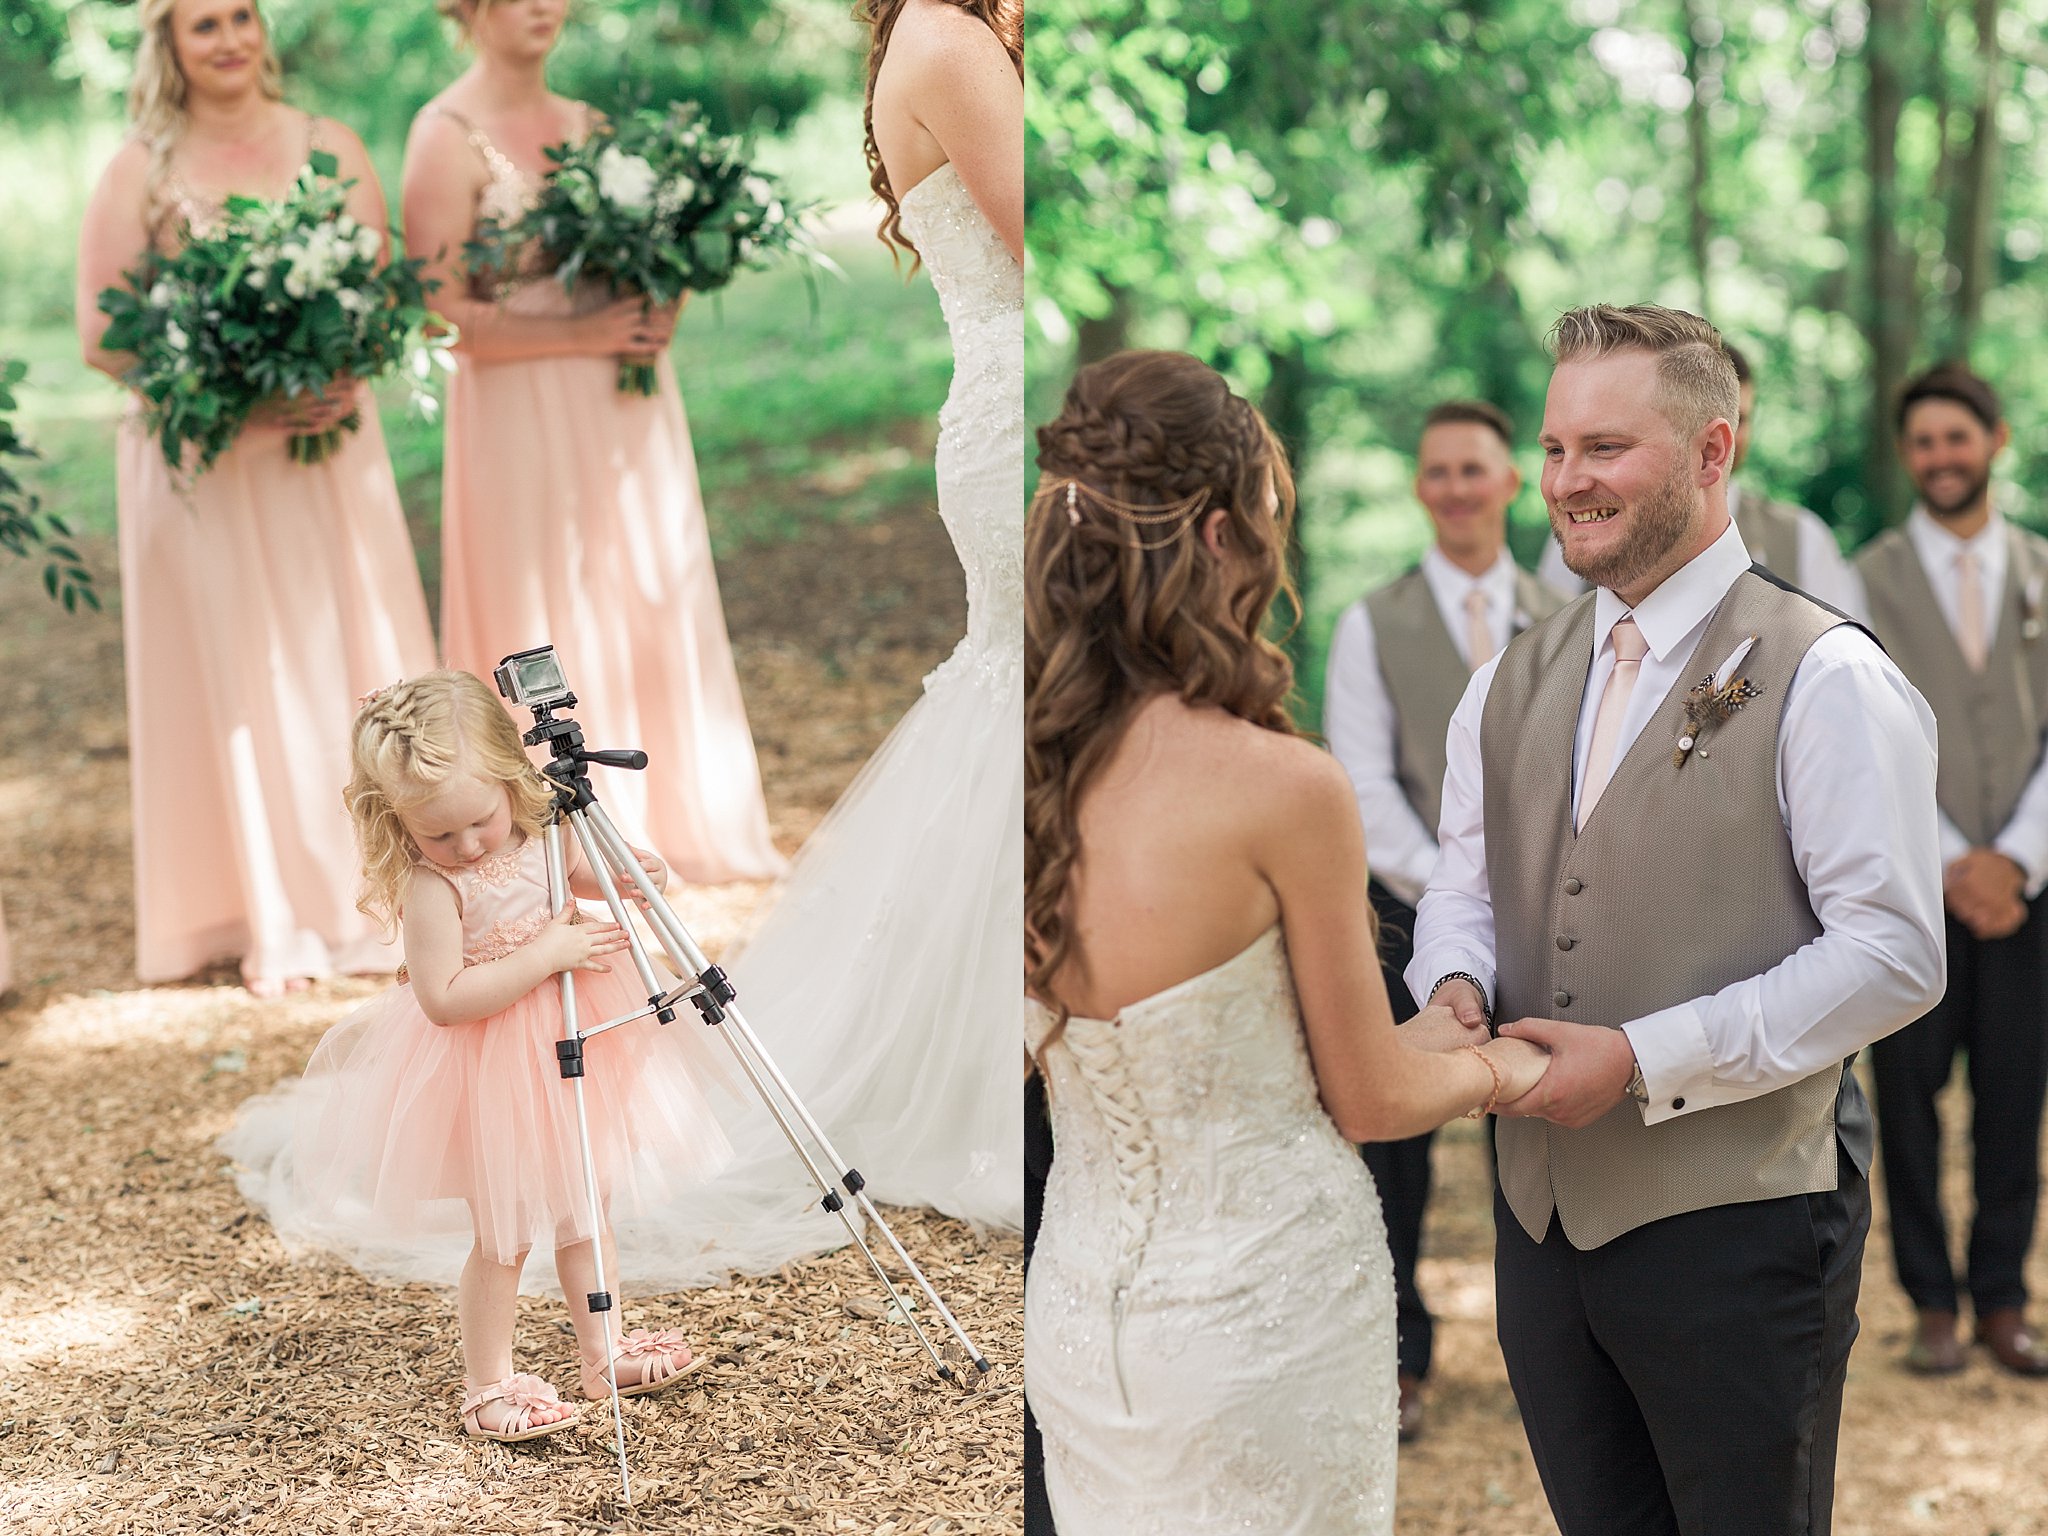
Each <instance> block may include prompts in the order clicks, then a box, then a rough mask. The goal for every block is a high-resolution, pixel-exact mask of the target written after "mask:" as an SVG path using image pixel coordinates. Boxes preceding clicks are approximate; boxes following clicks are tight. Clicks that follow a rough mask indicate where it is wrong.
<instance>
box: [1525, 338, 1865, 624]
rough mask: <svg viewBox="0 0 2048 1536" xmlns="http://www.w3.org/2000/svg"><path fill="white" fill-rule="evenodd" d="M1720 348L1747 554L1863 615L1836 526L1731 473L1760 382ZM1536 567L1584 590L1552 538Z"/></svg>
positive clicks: (1733, 487) (1733, 498) (1566, 588)
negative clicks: (1732, 392)
mask: <svg viewBox="0 0 2048 1536" xmlns="http://www.w3.org/2000/svg"><path fill="white" fill-rule="evenodd" d="M1722 347H1723V349H1724V350H1725V351H1726V352H1727V353H1728V361H1729V362H1730V363H1732V364H1734V366H1735V382H1736V390H1737V394H1736V399H1737V402H1738V406H1739V409H1740V411H1741V414H1740V416H1739V417H1738V418H1737V419H1736V422H1735V455H1734V458H1733V459H1731V460H1730V462H1729V465H1728V473H1729V475H1730V477H1731V478H1730V480H1729V482H1728V515H1729V517H1730V518H1732V519H1733V520H1734V522H1735V527H1736V530H1737V531H1738V532H1739V533H1741V535H1742V542H1743V545H1744V546H1745V547H1746V548H1747V549H1748V550H1749V557H1750V558H1751V559H1752V560H1754V561H1755V562H1756V563H1757V564H1758V565H1760V566H1762V567H1763V568H1764V569H1765V570H1767V571H1769V572H1770V573H1771V574H1772V575H1774V576H1782V577H1783V578H1784V579H1785V580H1787V581H1789V582H1791V583H1792V585H1793V586H1795V587H1798V588H1799V589H1800V590H1801V591H1803V592H1809V593H1811V594H1812V595H1813V596H1815V597H1817V598H1819V599H1820V600H1821V601H1822V602H1824V603H1826V604H1828V605H1829V606H1830V607H1834V608H1839V609H1841V610H1842V612H1844V613H1846V614H1848V615H1849V616H1850V617H1851V618H1858V619H1860V618H1862V617H1863V588H1862V587H1861V585H1859V584H1858V582H1857V580H1856V573H1855V571H1854V570H1852V569H1851V568H1850V565H1849V562H1848V560H1847V559H1845V558H1844V557H1843V554H1842V546H1841V545H1840V544H1839V543H1837V542H1836V540H1835V535H1834V530H1832V529H1831V528H1829V527H1828V525H1827V524H1826V523H1824V522H1822V521H1821V519H1820V517H1819V515H1818V514H1817V513H1813V512H1809V511H1807V510H1806V508H1804V507H1795V506H1793V505H1791V504H1790V503H1789V502H1783V501H1773V500H1771V499H1770V498H1769V497H1768V496H1766V495H1764V494H1763V492H1762V491H1760V490H1758V489H1756V487H1754V486H1750V485H1744V484H1743V483H1742V482H1740V481H1739V480H1736V479H1734V478H1732V477H1733V476H1736V475H1739V474H1741V473H1742V466H1743V464H1744V463H1745V462H1747V460H1748V458H1749V438H1750V432H1751V430H1752V428H1753V426H1754V424H1755V417H1756V383H1755V381H1754V380H1753V379H1752V378H1751V377H1750V372H1749V359H1748V358H1746V357H1744V356H1743V355H1742V353H1741V352H1740V351H1739V350H1737V349H1736V348H1735V347H1733V346H1730V345H1728V343H1726V342H1725V341H1724V342H1723V343H1722ZM1536 569H1537V573H1538V574H1539V575H1541V576H1542V578H1543V579H1544V580H1545V581H1546V582H1548V583H1549V584H1550V585H1551V586H1553V587H1555V588H1556V589H1557V590H1558V591H1560V592H1566V593H1574V594H1576V593H1579V592H1583V591H1585V590H1586V582H1585V581H1584V580H1583V579H1582V578H1581V577H1578V576H1575V575H1574V574H1572V571H1571V569H1570V568H1569V567H1568V566H1567V565H1566V564H1565V563H1564V550H1563V547H1562V546H1560V545H1558V544H1555V543H1553V544H1552V545H1551V546H1550V547H1549V548H1548V549H1546V550H1545V551H1544V552H1543V559H1542V562H1541V563H1540V564H1539V565H1538V566H1537V568H1536Z"/></svg>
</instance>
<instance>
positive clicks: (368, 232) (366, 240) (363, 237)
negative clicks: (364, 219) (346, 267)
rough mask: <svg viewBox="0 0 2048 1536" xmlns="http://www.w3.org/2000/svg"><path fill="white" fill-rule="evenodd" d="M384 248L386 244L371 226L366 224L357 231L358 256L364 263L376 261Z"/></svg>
mask: <svg viewBox="0 0 2048 1536" xmlns="http://www.w3.org/2000/svg"><path fill="white" fill-rule="evenodd" d="M383 248H384V242H383V241H382V240H381V239H379V238H378V235H377V231H376V230H374V229H372V228H370V226H369V225H367V224H365V225H363V226H362V227H361V228H360V229H358V230H357V231H356V255H357V256H359V257H361V258H362V259H363V260H364V261H375V260H376V259H377V256H378V253H379V252H380V251H382V250H383Z"/></svg>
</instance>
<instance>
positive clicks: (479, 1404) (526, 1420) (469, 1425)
mask: <svg viewBox="0 0 2048 1536" xmlns="http://www.w3.org/2000/svg"><path fill="white" fill-rule="evenodd" d="M486 1403H503V1404H504V1405H505V1406H506V1407H507V1408H509V1409H511V1410H512V1412H511V1415H510V1417H508V1418H507V1419H506V1420H505V1426H504V1428H502V1429H485V1428H484V1427H483V1423H482V1421H481V1420H480V1419H479V1418H478V1417H477V1414H478V1412H479V1411H480V1410H481V1409H482V1408H483V1407H484V1405H485V1404H486ZM536 1408H569V1410H570V1411H569V1413H568V1414H567V1415H566V1416H565V1417H563V1418H559V1419H553V1420H550V1421H549V1422H547V1423H545V1424H536V1423H535V1422H534V1421H533V1413H534V1410H535V1409H536ZM575 1422H576V1410H575V1409H574V1408H572V1407H570V1405H569V1404H568V1403H565V1402H563V1401H562V1396H561V1394H560V1393H559V1392H557V1391H556V1390H555V1389H554V1388H553V1387H551V1386H549V1385H548V1384H547V1383H546V1382H545V1381H542V1380H541V1379H540V1378H539V1377H538V1376H528V1375H526V1374H524V1373H520V1374H518V1375H513V1376H507V1377H506V1378H505V1379H504V1380H503V1381H494V1382H492V1383H491V1384H490V1385H489V1386H488V1387H479V1388H477V1390H476V1391H474V1392H472V1393H470V1394H469V1396H468V1397H467V1398H465V1399H464V1400H463V1403H462V1428H463V1432H464V1433H465V1434H468V1435H469V1436H471V1437H472V1438H473V1439H477V1440H501V1441H504V1442H505V1443H507V1444H511V1443H513V1442H516V1441H520V1440H538V1439H539V1438H540V1437H541V1436H542V1435H552V1434H553V1433H554V1432H555V1431H556V1430H558V1429H568V1428H570V1427H571V1426H572V1425H574V1424H575Z"/></svg>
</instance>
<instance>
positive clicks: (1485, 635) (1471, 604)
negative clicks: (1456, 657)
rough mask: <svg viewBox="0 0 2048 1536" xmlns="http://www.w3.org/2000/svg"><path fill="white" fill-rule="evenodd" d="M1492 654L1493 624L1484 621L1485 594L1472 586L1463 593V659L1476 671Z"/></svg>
mask: <svg viewBox="0 0 2048 1536" xmlns="http://www.w3.org/2000/svg"><path fill="white" fill-rule="evenodd" d="M1492 656H1493V626H1492V625H1491V624H1489V623H1487V622H1486V594H1485V593H1484V592H1482V591H1480V590H1479V588H1477V587H1474V588H1472V589H1471V591H1469V592H1467V593H1466V594H1465V659H1466V661H1467V662H1468V663H1469V664H1470V666H1471V668H1472V670H1473V671H1474V672H1477V671H1478V670H1479V669H1480V668H1481V667H1482V666H1484V665H1485V664H1486V662H1487V661H1488V660H1489V659H1490V658H1491V657H1492Z"/></svg>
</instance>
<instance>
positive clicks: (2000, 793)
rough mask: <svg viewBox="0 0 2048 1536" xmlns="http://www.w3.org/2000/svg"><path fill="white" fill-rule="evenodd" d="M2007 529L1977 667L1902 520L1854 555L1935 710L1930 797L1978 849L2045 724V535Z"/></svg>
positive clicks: (1886, 630)
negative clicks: (1988, 631)
mask: <svg viewBox="0 0 2048 1536" xmlns="http://www.w3.org/2000/svg"><path fill="white" fill-rule="evenodd" d="M2006 535H2007V536H2006V546H2005V547H2006V561H2005V590H2004V592H2002V593H2001V594H1999V602H1998V608H1997V614H1998V633H1997V636H1996V638H1995V639H1994V640H1993V641H1992V644H1991V655H1990V657H1989V659H1988V660H1987V661H1986V662H1985V664H1984V670H1983V671H1982V672H1972V671H1971V670H1970V665H1969V663H1968V662H1966V661H1964V660H1963V651H1962V647H1961V646H1959V645H1957V644H1956V637H1955V632H1954V631H1953V630H1951V629H1950V628H1949V627H1948V621H1947V620H1946V619H1945V618H1943V617H1942V613H1941V608H1940V606H1939V605H1938V604H1937V603H1936V602H1935V598H1934V587H1933V585H1932V584H1931V583H1930V582H1929V581H1928V579H1927V571H1926V569H1925V568H1924V567H1923V566H1922V565H1921V564H1920V553H1919V551H1918V550H1916V549H1915V548H1914V547H1913V540H1912V538H1911V536H1910V535H1908V534H1907V532H1906V531H1905V530H1904V529H1903V528H1893V529H1891V530H1889V531H1887V532H1885V533H1881V534H1879V535H1878V536H1877V537H1876V538H1875V539H1872V540H1871V541H1870V543H1869V545H1868V546H1866V547H1865V549H1864V550H1863V552H1862V553H1861V554H1859V555H1858V556H1857V557H1856V570H1857V574H1858V575H1860V576H1861V577H1862V578H1863V590H1864V592H1865V593H1866V595H1867V596H1868V599H1869V603H1870V627H1871V628H1872V629H1874V630H1875V631H1876V632H1877V638H1878V639H1880V640H1882V641H1883V642H1884V648H1885V649H1886V650H1887V651H1889V652H1891V655H1892V659H1893V660H1894V661H1896V662H1897V663H1898V664H1899V669H1900V670H1901V671H1903V672H1904V673H1905V674H1906V677H1907V678H1908V680H1909V681H1911V683H1912V684H1913V686H1914V687H1915V688H1918V689H1919V690H1920V692H1921V695H1922V696H1923V697H1924V698H1925V699H1926V700H1927V707H1928V708H1929V709H1932V710H1933V711H1934V723H1935V725H1936V727H1937V728H1938V730H1939V732H1940V738H1941V764H1940V769H1939V772H1938V775H1937V777H1936V779H1935V786H1934V793H1935V798H1936V799H1937V800H1938V801H1939V802H1940V803H1941V808H1942V809H1943V810H1944V811H1946V812H1947V813H1948V817H1949V820H1951V821H1953V822H1954V823H1955V824H1956V827H1957V829H1958V830H1960V831H1961V832H1962V834H1963V836H1965V837H1967V838H1968V839H1969V840H1970V843H1971V845H1972V846H1973V847H1979V848H1981V847H1984V846H1986V845H1987V844H1989V843H1990V842H1991V841H1992V839H1994V838H1995V837H1997V836H1998V834H1999V833H2000V832H2001V831H2003V830H2004V829H2005V824H2006V823H2007V822H2008V821H2010V820H2011V819H2012V813H2013V808H2014V807H2015V806H2016V805H2018V804H2019V799H2020V793H2021V791H2023V790H2024V789H2025V788H2026V786H2027V780H2028V779H2029V778H2030V777H2032V775H2033V772H2034V767H2035V765H2036V764H2037V763H2039V762H2040V760H2041V731H2042V727H2043V726H2044V724H2048V644H2044V642H2043V639H2042V636H2041V630H2042V623H2043V614H2042V611H2041V609H2042V589H2043V586H2044V585H2048V540H2043V539H2041V538H2039V537H2038V536H2036V535H2034V534H2031V533H2028V532H2027V531H2026V530H2025V529H2023V528H2015V527H2013V526H2012V525H2011V524H2007V525H2006ZM2030 594H2031V595H2030ZM2030 632H2031V633H2030Z"/></svg>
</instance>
